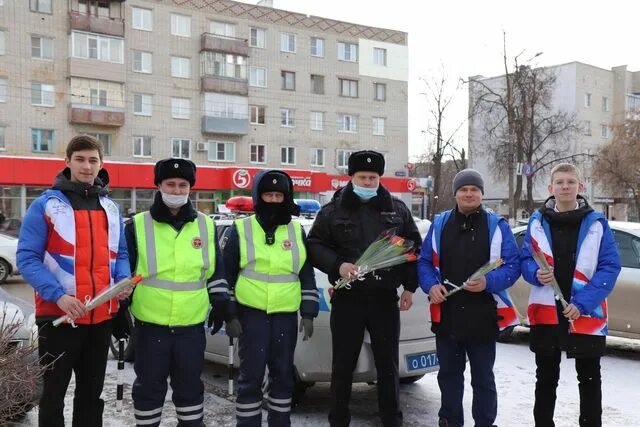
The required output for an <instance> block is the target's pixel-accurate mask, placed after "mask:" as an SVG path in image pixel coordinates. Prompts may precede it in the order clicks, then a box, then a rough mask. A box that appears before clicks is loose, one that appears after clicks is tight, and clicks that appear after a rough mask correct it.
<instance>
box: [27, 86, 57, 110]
mask: <svg viewBox="0 0 640 427" xmlns="http://www.w3.org/2000/svg"><path fill="white" fill-rule="evenodd" d="M31 105H38V106H41V107H53V106H54V105H55V87H54V86H53V85H45V84H42V83H32V84H31Z"/></svg>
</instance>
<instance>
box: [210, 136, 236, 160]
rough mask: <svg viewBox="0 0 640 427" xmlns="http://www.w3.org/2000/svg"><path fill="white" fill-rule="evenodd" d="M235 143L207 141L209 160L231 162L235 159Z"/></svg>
mask: <svg viewBox="0 0 640 427" xmlns="http://www.w3.org/2000/svg"><path fill="white" fill-rule="evenodd" d="M235 149H236V144H235V143H234V142H214V141H209V157H208V160H209V161H210V162H233V161H234V160H235V157H236V156H235Z"/></svg>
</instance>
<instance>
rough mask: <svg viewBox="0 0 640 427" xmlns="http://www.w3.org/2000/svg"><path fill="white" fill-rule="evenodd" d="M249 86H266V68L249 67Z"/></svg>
mask: <svg viewBox="0 0 640 427" xmlns="http://www.w3.org/2000/svg"><path fill="white" fill-rule="evenodd" d="M249 86H254V87H267V69H266V68H262V67H249Z"/></svg>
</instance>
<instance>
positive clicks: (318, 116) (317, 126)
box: [309, 111, 324, 130]
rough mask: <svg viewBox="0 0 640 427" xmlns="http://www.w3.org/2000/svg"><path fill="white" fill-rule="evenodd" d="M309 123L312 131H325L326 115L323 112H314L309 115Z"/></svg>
mask: <svg viewBox="0 0 640 427" xmlns="http://www.w3.org/2000/svg"><path fill="white" fill-rule="evenodd" d="M309 123H310V124H311V129H312V130H323V129H324V113H323V112H322V111H312V112H311V113H310V114H309Z"/></svg>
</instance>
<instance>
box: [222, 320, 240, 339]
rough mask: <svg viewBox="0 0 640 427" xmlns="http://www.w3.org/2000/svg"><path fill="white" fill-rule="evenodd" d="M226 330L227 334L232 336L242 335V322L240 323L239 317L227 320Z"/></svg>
mask: <svg viewBox="0 0 640 427" xmlns="http://www.w3.org/2000/svg"><path fill="white" fill-rule="evenodd" d="M226 330H227V335H228V336H229V337H230V338H238V337H240V335H242V324H241V323H240V320H238V318H237V317H234V318H233V319H230V320H227V326H226Z"/></svg>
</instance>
